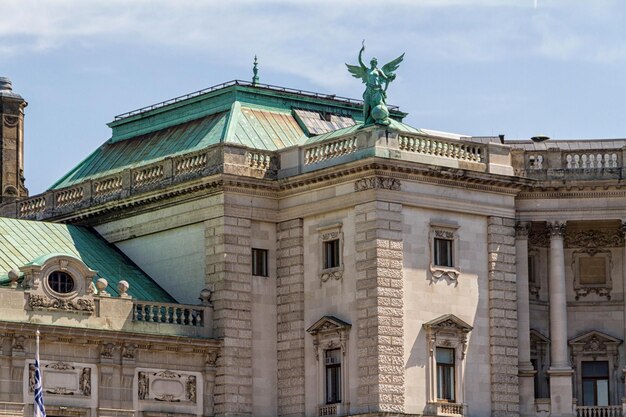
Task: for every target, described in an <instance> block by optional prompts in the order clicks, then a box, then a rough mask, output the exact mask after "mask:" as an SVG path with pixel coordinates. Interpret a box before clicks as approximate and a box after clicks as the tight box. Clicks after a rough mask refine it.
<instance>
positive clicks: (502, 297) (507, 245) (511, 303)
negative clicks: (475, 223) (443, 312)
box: [487, 217, 519, 417]
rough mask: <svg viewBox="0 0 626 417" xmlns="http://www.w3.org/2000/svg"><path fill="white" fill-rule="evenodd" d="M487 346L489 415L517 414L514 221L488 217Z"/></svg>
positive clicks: (499, 416) (500, 416) (497, 416)
mask: <svg viewBox="0 0 626 417" xmlns="http://www.w3.org/2000/svg"><path fill="white" fill-rule="evenodd" d="M487 244H488V253H489V345H490V355H489V357H490V358H491V360H490V365H491V410H492V416H493V417H505V416H506V417H508V416H517V415H519V389H518V388H519V385H518V352H517V284H516V275H515V220H513V219H507V218H503V217H489V222H488V226H487Z"/></svg>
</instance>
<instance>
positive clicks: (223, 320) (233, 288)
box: [205, 216, 252, 416]
mask: <svg viewBox="0 0 626 417" xmlns="http://www.w3.org/2000/svg"><path fill="white" fill-rule="evenodd" d="M250 234H251V231H250V220H249V219H244V218H238V217H231V216H223V217H218V218H215V219H211V220H208V221H206V222H205V239H206V240H205V243H206V251H207V267H206V268H207V269H206V274H207V285H208V286H209V287H212V289H213V297H212V302H213V305H214V315H213V330H214V335H215V336H216V337H219V338H222V343H223V345H222V346H223V349H222V352H221V354H220V356H219V358H218V362H217V371H216V376H215V410H214V411H215V415H217V416H249V415H251V413H252V313H251V310H252V296H251V294H252V281H251V280H252V266H251V247H250Z"/></svg>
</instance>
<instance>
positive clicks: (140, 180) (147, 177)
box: [133, 164, 163, 187]
mask: <svg viewBox="0 0 626 417" xmlns="http://www.w3.org/2000/svg"><path fill="white" fill-rule="evenodd" d="M161 179H163V164H156V165H149V166H147V167H145V168H143V169H138V170H135V171H134V172H133V184H134V185H135V186H136V187H143V186H145V185H148V184H154V183H157V182H159V181H160V180H161Z"/></svg>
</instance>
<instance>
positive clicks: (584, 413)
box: [576, 405, 623, 417]
mask: <svg viewBox="0 0 626 417" xmlns="http://www.w3.org/2000/svg"><path fill="white" fill-rule="evenodd" d="M622 415H623V414H622V406H621V405H606V406H601V405H585V406H576V417H622Z"/></svg>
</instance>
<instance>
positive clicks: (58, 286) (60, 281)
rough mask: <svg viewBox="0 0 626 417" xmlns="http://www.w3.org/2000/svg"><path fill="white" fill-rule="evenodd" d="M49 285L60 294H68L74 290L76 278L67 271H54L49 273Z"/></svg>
mask: <svg viewBox="0 0 626 417" xmlns="http://www.w3.org/2000/svg"><path fill="white" fill-rule="evenodd" d="M48 286H49V287H50V289H51V290H52V291H54V292H58V293H59V294H68V293H71V292H72V291H74V287H75V284H74V278H72V276H71V275H70V274H68V273H66V272H63V271H54V272H52V273H51V274H50V275H48Z"/></svg>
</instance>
